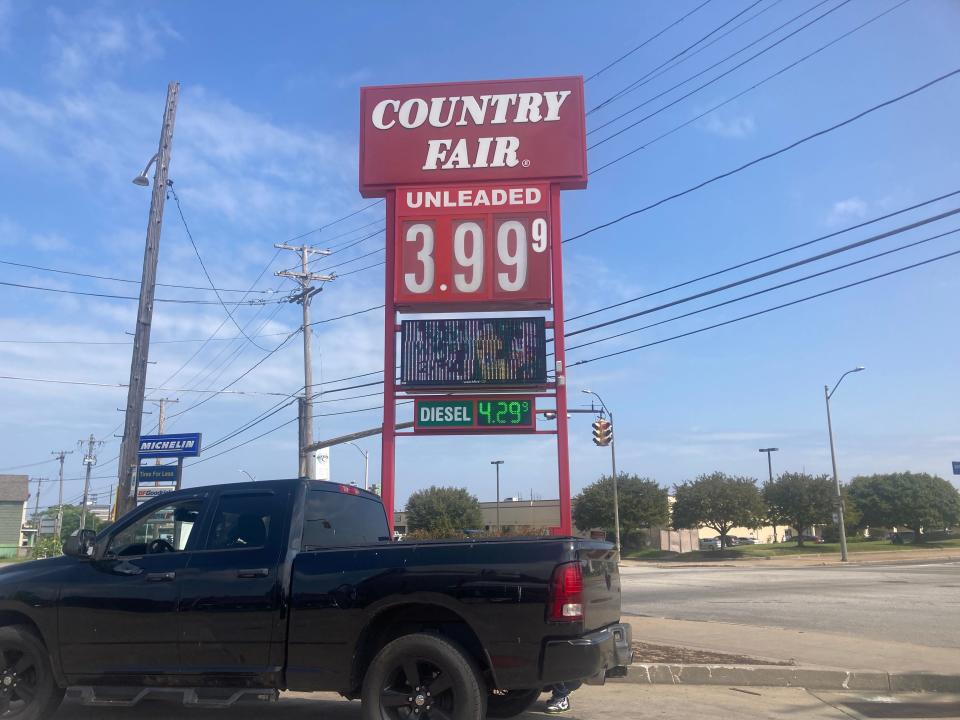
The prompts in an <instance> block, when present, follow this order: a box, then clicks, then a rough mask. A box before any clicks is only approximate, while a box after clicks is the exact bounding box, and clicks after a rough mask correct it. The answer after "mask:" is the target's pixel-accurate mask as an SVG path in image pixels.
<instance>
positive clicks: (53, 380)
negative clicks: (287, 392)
mask: <svg viewBox="0 0 960 720" xmlns="http://www.w3.org/2000/svg"><path fill="white" fill-rule="evenodd" d="M294 334H296V333H294ZM264 359H266V358H264ZM0 380H14V381H20V382H35V383H47V384H50V385H82V386H86V387H101V388H112V389H118V388H119V389H122V388H125V387H129V386H128V385H127V384H126V383H98V382H92V381H85V380H61V379H59V378H40V377H25V376H21V375H0ZM227 387H229V385H228V386H227ZM146 389H147V390H162V391H167V392H182V393H198V394H201V395H211V396H213V395H274V396H276V395H283V393H276V392H266V391H262V390H227V389H223V390H191V389H187V388H169V387H152V386H147V388H146ZM208 399H209V398H208ZM177 414H178V415H180V414H182V413H177ZM171 417H173V416H171Z"/></svg>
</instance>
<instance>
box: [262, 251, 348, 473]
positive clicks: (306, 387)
mask: <svg viewBox="0 0 960 720" xmlns="http://www.w3.org/2000/svg"><path fill="white" fill-rule="evenodd" d="M274 247H275V248H277V249H278V250H291V251H293V252H295V253H298V254H299V255H300V271H299V272H297V271H293V270H280V271H279V272H276V273H274V274H275V275H277V276H279V277H285V278H290V279H291V280H294V281H295V282H296V283H297V284H298V285H299V286H300V292H299V293H298V294H297V295H296V299H295V302H298V303H300V304H301V305H302V306H303V398H304V402H303V405H302V412H301V418H302V432H301V433H300V443H299V444H300V477H308V478H311V479H313V478H314V476H315V475H316V468H315V467H314V466H313V463H311V462H309V460H308V452H307V450H306V448H307V446H308V445H311V444H313V354H312V348H311V340H312V338H313V332H312V331H311V330H310V300H311V298H312V297H313V296H314V295H316V294H317V293H318V292H320V291H321V290H323V286H322V285H321V286H320V287H314V286H313V283H314V282H329V281H330V280H333V279H334V278H335V277H336V275H320V274H318V273H312V272H310V257H311V256H312V255H329V254H330V251H329V250H320V249H318V248H313V247H310V246H309V245H288V244H287V243H276V244H275V245H274Z"/></svg>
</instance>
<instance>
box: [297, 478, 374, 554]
mask: <svg viewBox="0 0 960 720" xmlns="http://www.w3.org/2000/svg"><path fill="white" fill-rule="evenodd" d="M381 542H382V543H386V542H390V533H389V532H388V530H387V517H386V515H385V514H384V511H383V505H381V504H380V503H379V502H377V501H376V500H372V499H370V498H366V497H363V496H361V495H350V494H347V493H339V492H332V491H327V490H310V491H309V492H308V493H307V508H306V514H305V515H304V519H303V540H302V543H301V544H302V546H303V549H304V550H309V549H311V548H328V547H345V546H348V545H369V544H371V543H381Z"/></svg>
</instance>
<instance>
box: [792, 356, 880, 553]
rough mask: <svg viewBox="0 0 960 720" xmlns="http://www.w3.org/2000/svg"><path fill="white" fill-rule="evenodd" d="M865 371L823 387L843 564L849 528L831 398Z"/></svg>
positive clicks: (844, 375)
mask: <svg viewBox="0 0 960 720" xmlns="http://www.w3.org/2000/svg"><path fill="white" fill-rule="evenodd" d="M865 369H866V368H864V367H863V365H857V367H855V368H854V369H853V370H847V371H846V372H845V373H844V374H843V375H841V376H840V379H839V380H837V382H836V383H835V384H834V386H833V390H831V389H830V386H829V385H824V386H823V398H824V401H825V402H826V404H827V434H828V435H829V436H830V462H831V463H832V464H833V484H834V485H835V486H836V489H837V497H836V500H835V502H836V505H837V521H838V523H837V524H838V525H839V526H840V528H839V529H840V560H841V561H842V562H847V528H846V526H845V525H844V522H843V495H841V493H840V476H839V475H837V452H836V450H835V449H834V447H833V422H832V421H831V419H830V398H832V397H833V394H834V393H835V392H836V391H837V388H838V387H840V383H842V382H843V379H844V378H845V377H846V376H847V375H849V374H850V373H855V372H860V371H862V370H865ZM797 532H798V533H801V534H802V533H803V529H801V528H797Z"/></svg>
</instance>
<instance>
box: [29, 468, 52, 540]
mask: <svg viewBox="0 0 960 720" xmlns="http://www.w3.org/2000/svg"><path fill="white" fill-rule="evenodd" d="M34 480H36V481H37V497H36V498H34V500H33V522H34V524H36V526H37V536H38V537H39V535H40V489H41V488H42V487H43V484H44V483H45V482H50V478H42V477H38V478H34Z"/></svg>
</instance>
